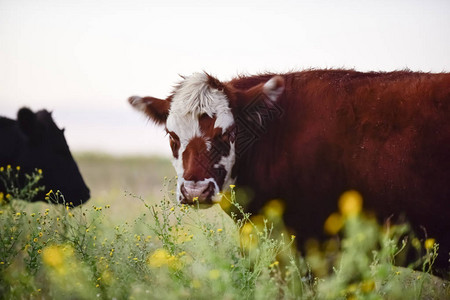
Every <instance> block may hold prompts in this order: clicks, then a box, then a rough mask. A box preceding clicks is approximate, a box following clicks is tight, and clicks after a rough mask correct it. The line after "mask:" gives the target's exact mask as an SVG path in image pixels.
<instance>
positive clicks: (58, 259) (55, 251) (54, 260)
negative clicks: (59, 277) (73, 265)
mask: <svg viewBox="0 0 450 300" xmlns="http://www.w3.org/2000/svg"><path fill="white" fill-rule="evenodd" d="M42 261H43V262H44V264H46V265H47V266H50V267H54V268H58V267H61V266H62V265H63V263H64V253H63V249H62V248H61V247H60V246H57V245H51V246H48V247H46V248H44V251H43V253H42Z"/></svg>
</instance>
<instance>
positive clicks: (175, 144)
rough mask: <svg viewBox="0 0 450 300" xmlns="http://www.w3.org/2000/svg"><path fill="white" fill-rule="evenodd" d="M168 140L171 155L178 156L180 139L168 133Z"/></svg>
mask: <svg viewBox="0 0 450 300" xmlns="http://www.w3.org/2000/svg"><path fill="white" fill-rule="evenodd" d="M169 142H170V148H171V149H172V153H173V156H174V157H175V158H178V150H179V149H180V141H179V140H178V139H177V138H175V137H173V136H172V135H169Z"/></svg>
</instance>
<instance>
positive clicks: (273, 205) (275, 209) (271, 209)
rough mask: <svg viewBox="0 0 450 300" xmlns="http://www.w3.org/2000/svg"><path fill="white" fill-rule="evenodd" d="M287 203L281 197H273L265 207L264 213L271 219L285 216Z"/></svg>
mask: <svg viewBox="0 0 450 300" xmlns="http://www.w3.org/2000/svg"><path fill="white" fill-rule="evenodd" d="M284 209H285V204H284V202H283V201H282V200H281V199H273V200H270V201H269V202H267V204H266V205H264V207H263V211H264V215H265V216H266V217H268V218H269V219H277V218H281V217H282V216H283V213H284Z"/></svg>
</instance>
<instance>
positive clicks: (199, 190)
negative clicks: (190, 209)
mask: <svg viewBox="0 0 450 300" xmlns="http://www.w3.org/2000/svg"><path fill="white" fill-rule="evenodd" d="M180 191H181V194H182V199H181V201H180V202H181V203H182V204H194V202H195V201H194V199H196V200H197V201H198V202H199V203H211V202H212V196H213V195H214V183H212V182H201V183H200V182H192V181H191V182H186V183H183V184H182V185H181V187H180Z"/></svg>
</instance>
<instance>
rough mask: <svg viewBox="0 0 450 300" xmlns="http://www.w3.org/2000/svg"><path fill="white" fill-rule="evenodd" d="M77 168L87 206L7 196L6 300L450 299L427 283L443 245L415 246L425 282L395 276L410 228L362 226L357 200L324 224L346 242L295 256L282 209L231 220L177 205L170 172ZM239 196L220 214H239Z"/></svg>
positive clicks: (133, 162)
mask: <svg viewBox="0 0 450 300" xmlns="http://www.w3.org/2000/svg"><path fill="white" fill-rule="evenodd" d="M76 159H77V161H78V164H79V167H80V170H81V172H82V173H83V175H84V178H85V180H86V183H87V184H88V185H89V187H90V188H91V195H92V198H91V200H90V201H89V202H88V203H86V204H85V205H83V206H82V207H79V208H75V209H70V208H68V207H66V206H64V205H58V206H56V205H49V204H46V203H31V204H30V203H25V202H24V201H21V200H18V199H15V198H17V197H16V195H14V194H9V195H1V196H0V197H1V201H2V205H1V207H0V271H1V273H0V297H1V298H2V299H97V298H99V299H449V298H450V287H449V283H448V282H447V281H444V280H441V279H439V278H437V277H434V276H432V275H430V274H429V273H430V266H431V265H432V262H433V259H434V257H435V255H436V251H437V244H435V243H434V241H433V240H431V239H429V240H427V241H425V243H422V242H420V241H415V244H414V243H412V244H413V245H412V246H413V247H418V248H422V249H425V250H426V255H425V256H424V257H423V258H422V259H421V260H420V266H419V269H420V268H421V270H422V272H419V271H413V270H412V269H407V268H400V267H395V266H393V264H392V263H393V262H394V261H395V260H398V258H399V257H400V256H401V255H402V252H403V251H404V248H406V247H408V246H409V245H408V244H405V243H402V237H403V236H404V234H405V233H406V232H407V231H408V227H407V226H406V225H404V226H392V227H390V228H386V227H384V226H381V225H380V224H378V223H377V222H376V221H375V220H374V219H373V218H370V217H368V216H366V215H365V214H364V213H363V211H362V201H361V199H360V198H359V195H358V193H357V192H355V191H351V192H348V193H345V194H344V195H343V196H342V197H341V199H340V200H339V201H340V202H339V203H340V204H341V205H340V207H341V210H340V211H338V212H336V213H335V214H333V215H332V216H331V217H330V218H329V220H327V223H326V224H324V226H325V228H326V229H327V230H330V231H334V232H339V233H340V235H341V238H336V237H332V238H330V240H329V241H326V242H325V243H322V244H321V243H319V242H316V241H311V242H310V243H309V246H308V248H307V251H306V253H302V254H301V255H300V254H299V253H298V252H297V251H296V249H295V247H294V244H295V236H294V235H291V234H289V233H288V232H287V231H286V230H285V228H284V227H283V222H282V210H280V207H279V205H278V204H277V202H276V201H272V202H270V203H269V205H268V206H267V207H266V209H265V215H257V216H249V215H247V214H245V213H243V212H242V211H241V212H239V213H238V215H237V216H235V215H232V216H231V217H230V216H229V215H228V214H226V213H225V212H224V211H223V210H222V209H221V207H220V206H219V205H214V206H202V207H200V206H199V207H187V206H178V205H174V202H173V199H174V196H173V190H174V188H175V180H174V172H173V169H172V167H171V165H170V162H169V161H168V160H164V159H159V158H146V157H123V158H117V157H110V156H105V155H99V154H82V155H77V156H76ZM8 172H9V173H8ZM15 172H16V170H15V168H14V167H11V168H7V167H4V169H3V170H2V171H1V172H0V176H3V177H4V178H5V177H7V176H11V174H14V173H15ZM8 174H9V175H8ZM35 176H39V174H35ZM28 188H29V192H32V190H33V188H34V187H28ZM235 189H236V190H238V189H239V187H236V188H235ZM235 189H233V191H232V193H231V194H228V195H224V200H223V204H224V205H223V206H226V205H225V204H228V205H231V206H234V207H236V209H235V210H236V211H240V207H239V204H237V203H236V193H235ZM27 191H28V190H25V192H27ZM48 197H50V198H53V199H56V200H59V201H62V199H63V196H62V195H60V193H58V192H57V191H52V192H49V193H48ZM237 200H239V199H237Z"/></svg>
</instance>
